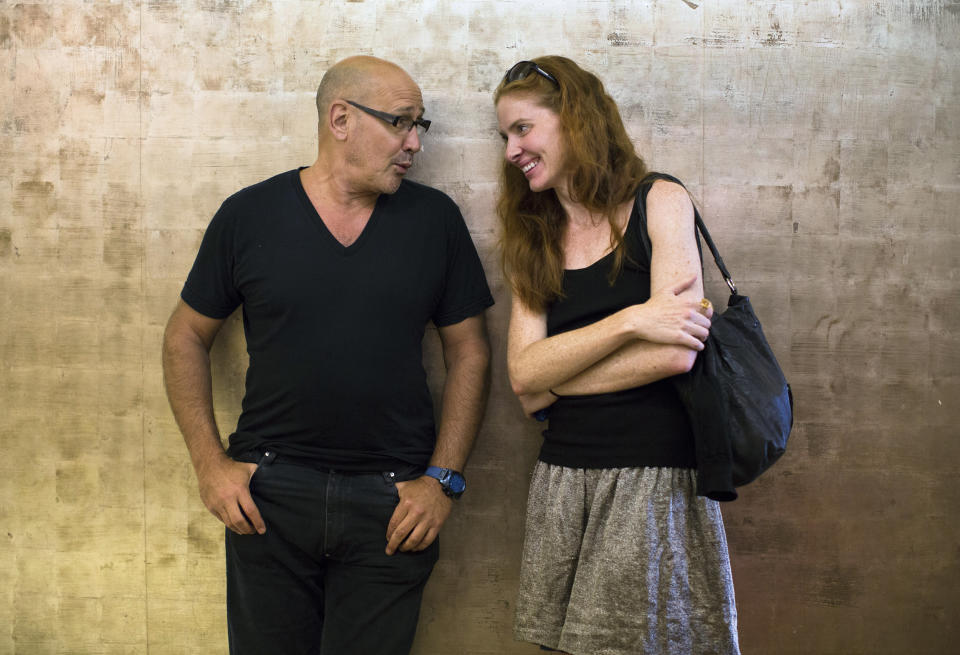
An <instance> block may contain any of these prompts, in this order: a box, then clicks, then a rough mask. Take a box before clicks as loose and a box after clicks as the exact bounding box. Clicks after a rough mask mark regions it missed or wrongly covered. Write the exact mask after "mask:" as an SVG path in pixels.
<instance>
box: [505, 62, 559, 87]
mask: <svg viewBox="0 0 960 655" xmlns="http://www.w3.org/2000/svg"><path fill="white" fill-rule="evenodd" d="M523 64H526V65H527V69H526V74H524V75H522V76H520V75H517V76H514V75H513V71H515V70H517V67H518V66H522V65H523ZM531 73H539V74H540V75H542V76H543V77H545V78H547V79H548V80H550V81H551V82H553V83H554V84H556V85H557V88H558V89H559V88H560V82H558V81H557V78H555V77H554V76H553V75H551V74H550V73H548V72H547V71H545V70H543V69H542V68H540V66H539V65H537V63H536V62H534V61H529V60H526V59H525V60H523V61H518V62H517V63H515V64H514V65H513V66H511V67H510V68H509V69H507V72H506V73H505V74H504V75H503V79H504V81H505V82H506V83H507V84H510V83H511V82H519V81H520V80H525V79H527V78H528V77H530V74H531Z"/></svg>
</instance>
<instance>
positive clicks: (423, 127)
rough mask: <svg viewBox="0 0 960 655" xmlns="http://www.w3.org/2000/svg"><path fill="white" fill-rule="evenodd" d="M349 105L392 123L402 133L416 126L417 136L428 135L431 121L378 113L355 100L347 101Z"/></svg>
mask: <svg viewBox="0 0 960 655" xmlns="http://www.w3.org/2000/svg"><path fill="white" fill-rule="evenodd" d="M347 104H350V105H353V106H354V107H356V108H357V109H359V110H360V111H363V112H366V113H368V114H370V115H371V116H375V117H377V118H379V119H380V120H382V121H386V122H387V123H390V124H391V125H393V126H394V127H395V128H397V129H399V130H400V131H402V132H409V131H410V130H412V129H413V127H414V126H416V128H417V135H418V136H423V135H424V134H426V133H427V130H429V129H430V121H428V120H427V119H425V118H410V117H409V116H398V115H396V114H388V113H387V112H385V111H377V110H376V109H370V107H364V106H363V105H361V104H360V103H359V102H354V101H353V100H347Z"/></svg>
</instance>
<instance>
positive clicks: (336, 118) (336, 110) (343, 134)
mask: <svg viewBox="0 0 960 655" xmlns="http://www.w3.org/2000/svg"><path fill="white" fill-rule="evenodd" d="M350 122H351V117H350V112H349V110H348V108H347V103H345V102H343V101H342V100H334V101H333V102H331V103H330V110H329V111H328V112H327V128H328V129H329V130H330V133H331V134H332V135H333V138H335V139H336V140H337V141H343V140H344V139H346V138H347V134H348V133H349V131H350Z"/></svg>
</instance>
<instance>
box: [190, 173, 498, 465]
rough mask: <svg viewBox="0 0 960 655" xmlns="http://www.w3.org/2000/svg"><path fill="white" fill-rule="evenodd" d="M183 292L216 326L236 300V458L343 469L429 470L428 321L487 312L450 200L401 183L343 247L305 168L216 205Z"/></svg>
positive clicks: (475, 260) (480, 277)
mask: <svg viewBox="0 0 960 655" xmlns="http://www.w3.org/2000/svg"><path fill="white" fill-rule="evenodd" d="M182 297H183V300H184V301H185V302H186V303H187V304H188V305H190V306H191V307H192V308H193V309H195V310H196V311H198V312H200V313H201V314H204V315H206V316H210V317H212V318H225V317H227V316H229V315H230V313H231V312H233V311H234V310H235V309H236V308H237V306H239V305H241V304H242V305H243V327H244V334H245V335H246V340H247V352H248V353H249V355H250V365H249V368H248V370H247V379H246V393H245V395H244V399H243V412H242V414H241V416H240V420H239V422H238V424H237V429H236V432H234V433H233V434H232V435H231V437H230V449H229V453H230V454H231V456H242V455H243V454H244V453H246V452H247V451H250V450H251V449H255V448H273V449H275V450H277V451H278V452H280V453H285V454H289V455H292V456H296V457H301V458H304V459H309V460H312V461H315V462H317V463H318V464H321V465H324V466H330V467H332V468H339V469H344V470H379V469H383V468H387V467H389V466H390V465H391V464H394V463H396V462H398V461H399V462H407V463H411V464H416V465H425V464H426V463H427V462H428V460H429V458H430V455H431V454H432V452H433V447H434V441H435V436H436V435H435V428H434V420H433V407H432V402H431V398H430V394H429V391H428V388H427V381H426V373H425V371H424V368H423V363H422V353H421V341H422V339H423V335H424V329H425V327H426V324H427V322H428V321H433V322H434V324H435V325H437V326H438V327H443V326H447V325H452V324H454V323H458V322H460V321H462V320H464V319H466V318H469V317H471V316H474V315H476V314H479V313H480V312H482V311H483V310H484V309H486V308H487V307H489V306H490V305H492V304H493V298H492V297H491V295H490V290H489V288H488V286H487V282H486V278H485V277H484V273H483V268H482V266H481V264H480V259H479V257H478V256H477V251H476V248H475V247H474V245H473V242H472V241H471V239H470V235H469V233H468V231H467V228H466V225H465V224H464V221H463V217H462V216H461V214H460V211H459V209H458V208H457V206H456V204H455V203H454V202H453V201H452V200H451V199H450V198H448V197H447V196H446V195H444V194H443V193H441V192H440V191H437V190H435V189H431V188H429V187H426V186H423V185H421V184H417V183H414V182H409V181H404V182H403V183H402V184H401V185H400V188H399V190H398V191H397V192H396V193H394V194H391V195H381V196H380V198H379V199H378V201H377V204H376V207H375V208H374V210H373V214H372V215H371V217H370V220H369V222H368V223H367V225H366V227H365V228H364V230H363V232H362V233H361V235H360V236H359V238H358V239H357V240H356V241H355V242H354V243H352V244H351V245H349V246H346V247H345V246H343V245H342V244H341V243H340V242H339V241H337V240H336V238H335V237H334V236H333V235H332V234H331V233H330V232H329V230H328V229H327V228H326V226H325V225H324V224H323V221H322V220H321V219H320V216H319V215H318V214H317V212H316V210H315V209H314V207H313V205H312V203H311V202H310V200H309V198H308V197H307V194H306V192H305V191H304V189H303V186H302V184H301V182H300V175H299V170H293V171H288V172H286V173H282V174H280V175H277V176H275V177H273V178H270V179H268V180H266V181H264V182H261V183H259V184H256V185H254V186H251V187H248V188H246V189H243V190H242V191H240V192H238V193H236V194H235V195H233V196H231V197H230V198H228V199H227V200H226V201H225V202H224V203H223V205H222V206H221V207H220V210H219V211H218V212H217V213H216V215H215V216H214V218H213V220H212V221H211V223H210V226H209V228H208V229H207V232H206V234H205V235H204V238H203V242H202V244H201V246H200V251H199V253H198V255H197V259H196V261H195V262H194V265H193V269H192V270H191V271H190V275H189V276H188V278H187V282H186V284H185V286H184V289H183V293H182Z"/></svg>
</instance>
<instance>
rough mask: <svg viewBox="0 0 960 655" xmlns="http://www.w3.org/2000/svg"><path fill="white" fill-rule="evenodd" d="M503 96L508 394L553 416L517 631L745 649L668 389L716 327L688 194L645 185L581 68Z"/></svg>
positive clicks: (612, 115) (585, 646)
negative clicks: (640, 206)
mask: <svg viewBox="0 0 960 655" xmlns="http://www.w3.org/2000/svg"><path fill="white" fill-rule="evenodd" d="M494 101H495V104H496V109H497V119H498V122H499V129H500V134H501V135H502V137H503V139H504V142H505V144H506V150H505V153H504V164H503V171H502V179H501V190H500V196H499V199H498V214H499V217H500V220H501V230H502V235H501V244H502V248H503V263H504V268H505V271H506V273H507V276H508V278H509V280H510V282H511V286H512V289H513V304H512V310H511V317H510V330H509V338H508V352H507V358H508V362H507V363H508V369H509V375H510V381H511V384H512V386H513V390H514V392H515V393H516V394H517V396H518V397H519V398H520V401H521V404H522V405H523V408H524V411H525V412H526V413H528V414H538V413H540V412H541V411H542V410H546V412H547V413H548V416H549V427H548V429H547V430H545V431H544V443H543V447H542V449H541V451H540V457H539V460H538V462H537V464H536V468H535V469H534V472H533V477H532V481H531V487H530V497H529V501H528V506H527V526H526V535H525V538H524V551H523V562H522V566H521V581H520V593H519V598H518V603H517V616H516V626H515V632H516V635H517V637H518V638H519V639H522V640H526V641H531V642H533V643H537V644H540V645H541V646H542V647H543V648H544V649H545V650H560V651H563V652H567V653H572V654H573V655H598V654H603V655H611V654H621V653H622V654H624V655H626V654H630V655H636V654H637V653H669V654H672V653H693V654H701V653H719V654H723V655H729V654H732V653H739V647H738V644H737V625H736V607H735V605H734V597H733V581H732V578H731V574H730V562H729V557H728V554H727V545H726V537H725V534H724V529H723V522H722V519H721V516H720V510H719V507H718V506H717V504H716V503H715V502H714V501H710V500H707V499H705V498H702V497H698V496H696V489H695V472H694V466H695V460H694V456H693V437H692V435H691V432H690V426H689V423H688V421H687V418H686V414H685V413H684V411H683V408H682V406H681V405H680V401H679V398H678V397H677V395H676V392H675V391H674V389H673V386H672V384H671V383H670V381H669V380H668V379H667V378H669V377H670V376H673V375H677V374H680V373H684V372H686V371H688V370H689V369H690V367H691V366H692V364H693V362H694V360H695V358H696V356H697V352H698V351H700V350H702V349H703V341H704V340H705V339H706V337H707V334H708V330H709V327H710V315H711V314H712V309H711V308H710V304H709V302H708V301H706V300H705V299H703V284H702V280H701V265H700V255H699V250H698V246H697V242H696V237H695V228H694V213H693V205H692V204H691V202H690V198H689V196H688V194H687V193H686V191H685V190H684V189H683V187H682V186H680V185H678V184H675V183H673V182H670V181H665V180H662V179H661V180H657V181H655V182H653V183H652V186H651V185H650V184H641V182H643V181H644V178H646V177H647V174H648V171H647V170H646V166H645V165H644V163H643V160H642V159H641V158H640V157H638V156H637V154H636V153H635V151H634V148H633V145H632V143H631V142H630V139H629V137H628V136H627V133H626V130H625V128H624V126H623V121H622V120H621V118H620V114H619V111H618V110H617V107H616V104H615V103H614V102H613V100H612V99H611V98H610V96H609V95H608V94H607V93H606V92H605V90H604V88H603V84H602V83H601V82H600V80H599V79H597V78H596V76H594V75H592V74H591V73H588V72H586V71H584V70H583V69H581V68H580V67H579V66H577V64H575V63H574V62H572V61H570V60H569V59H566V58H563V57H541V58H539V59H535V60H533V61H528V62H520V63H518V64H516V65H515V66H514V67H513V68H511V69H510V70H509V71H508V72H507V74H506V75H505V76H504V79H503V81H502V82H501V83H500V85H499V86H498V87H497V89H496V91H495V94H494ZM638 190H642V191H643V192H644V193H646V197H645V199H644V198H643V197H642V195H641V200H640V201H645V203H646V214H647V222H648V224H647V229H648V233H649V238H650V241H651V244H652V249H653V255H652V261H648V257H647V255H646V253H645V251H644V249H643V247H642V245H641V244H642V241H641V240H640V239H641V238H640V232H639V230H640V229H641V227H640V225H639V224H638V221H639V217H638V215H637V213H636V210H635V207H634V203H635V199H636V197H637V192H638Z"/></svg>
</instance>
